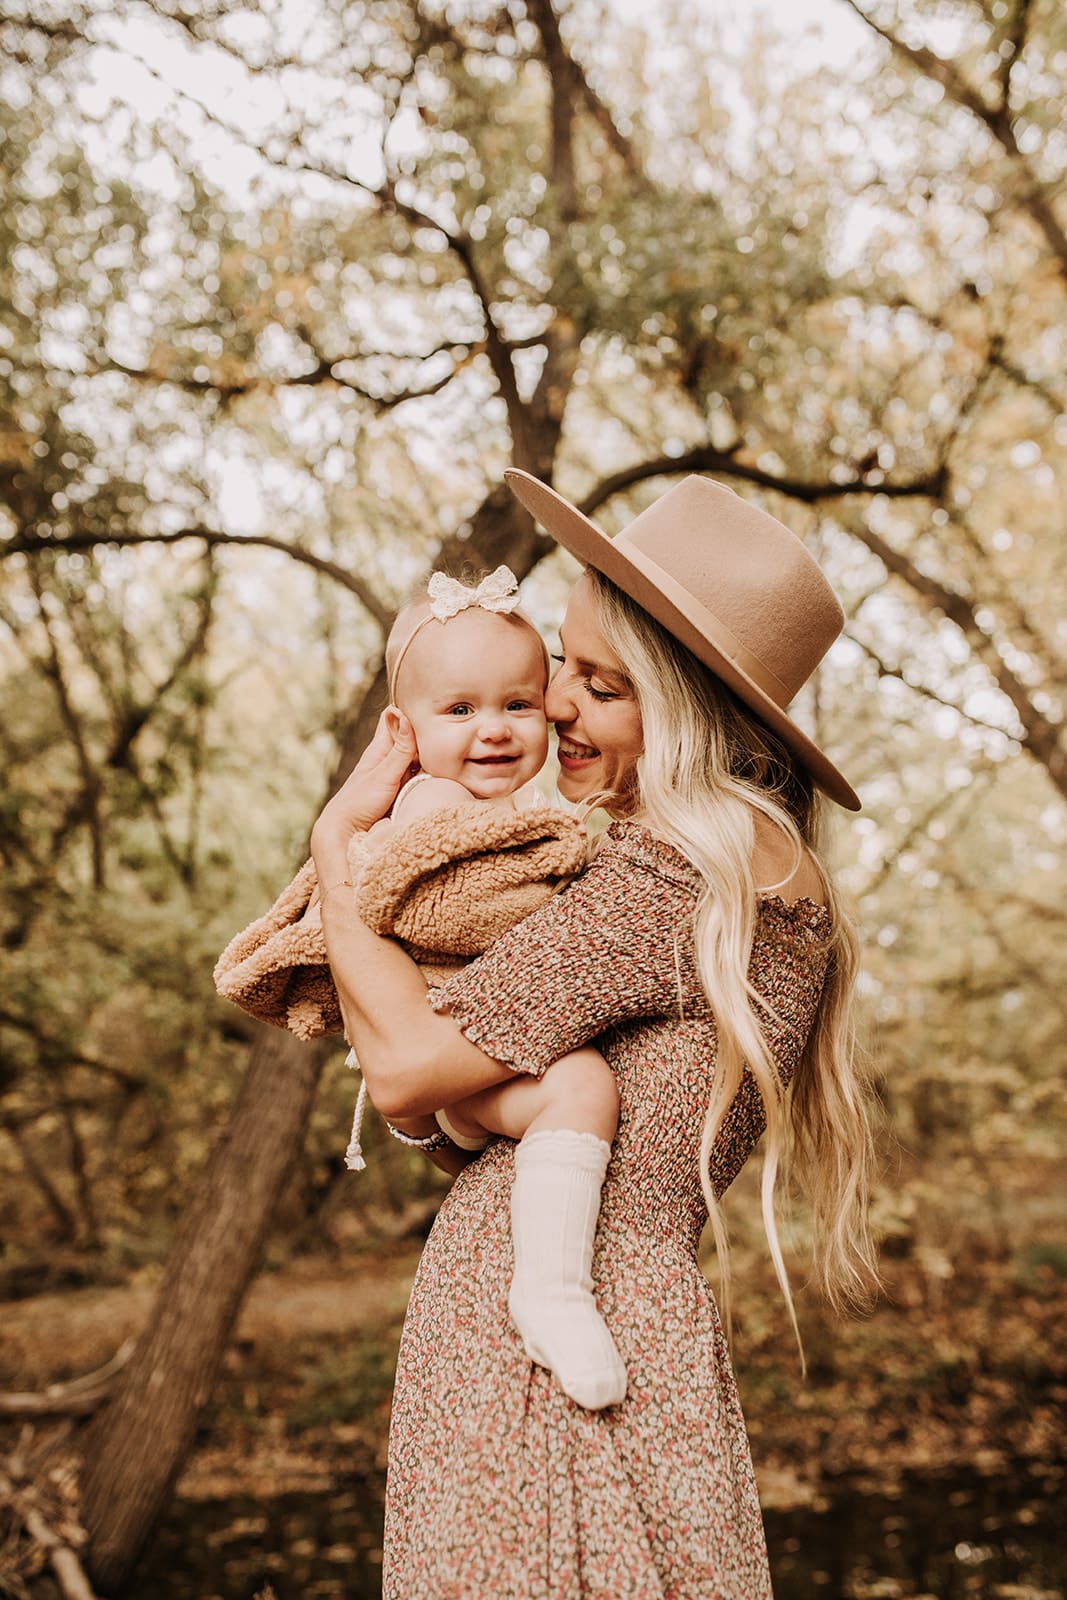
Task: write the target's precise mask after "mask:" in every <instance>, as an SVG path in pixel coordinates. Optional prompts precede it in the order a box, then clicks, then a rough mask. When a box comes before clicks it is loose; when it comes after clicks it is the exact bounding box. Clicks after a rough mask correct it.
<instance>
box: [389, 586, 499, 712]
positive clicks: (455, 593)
mask: <svg viewBox="0 0 1067 1600" xmlns="http://www.w3.org/2000/svg"><path fill="white" fill-rule="evenodd" d="M426 598H427V600H428V601H429V606H430V609H429V611H428V612H427V614H426V616H424V617H420V618H419V620H418V622H416V624H415V626H414V627H413V628H412V629H411V632H410V633H409V634H408V636H407V638H406V639H405V640H404V642H403V644H402V645H401V646H400V649H399V650H398V651H397V653H396V655H395V656H394V658H393V666H392V671H391V672H390V674H389V698H390V700H393V699H395V697H396V680H397V677H398V676H399V673H400V663H401V662H402V661H403V659H404V657H405V656H406V655H407V653H408V651H409V650H410V649H411V645H412V641H413V640H414V639H415V638H416V636H417V635H418V634H419V633H421V632H422V630H423V628H425V626H426V624H427V623H428V622H448V621H449V620H450V618H452V617H458V616H459V614H460V612H461V611H469V610H470V608H471V607H472V606H477V607H478V609H479V610H480V611H495V612H497V613H498V615H500V616H508V615H510V613H511V612H512V611H514V610H515V609H516V607H517V606H518V603H519V585H518V579H517V578H516V577H515V574H514V573H513V572H512V570H511V568H510V567H497V569H496V571H495V572H491V573H490V574H489V576H488V577H487V578H483V579H482V581H481V583H479V584H476V585H475V587H474V588H471V587H470V586H469V585H468V584H466V583H460V581H459V579H458V578H450V577H448V575H447V574H446V573H444V572H435V573H434V574H433V576H432V577H431V579H430V582H429V584H428V585H427V589H426Z"/></svg>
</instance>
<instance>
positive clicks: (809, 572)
mask: <svg viewBox="0 0 1067 1600" xmlns="http://www.w3.org/2000/svg"><path fill="white" fill-rule="evenodd" d="M612 542H613V543H614V544H616V545H618V546H619V547H620V549H626V550H627V551H628V552H629V553H630V554H631V555H632V554H633V553H634V552H635V551H637V552H640V557H641V558H643V564H647V563H648V562H654V563H655V565H656V566H657V567H658V568H659V569H660V571H661V572H662V573H663V574H664V575H665V577H666V579H667V580H669V583H670V585H671V589H672V591H673V592H672V598H673V599H674V601H675V603H676V604H678V605H680V606H681V607H682V609H684V610H685V611H686V612H687V613H688V614H689V615H690V616H691V619H692V620H693V621H694V622H697V623H703V624H704V625H705V626H712V627H714V625H715V624H717V625H718V629H719V638H720V645H721V647H722V648H723V649H724V651H725V653H726V654H727V655H728V656H729V657H730V658H731V659H733V660H736V661H737V664H738V666H740V667H741V668H742V669H743V670H745V671H746V672H748V673H749V675H750V676H754V677H756V678H757V681H759V682H760V684H761V687H762V688H763V689H764V691H765V692H766V693H767V694H769V695H770V696H771V698H772V699H773V700H774V701H775V703H776V704H777V705H778V706H780V707H781V708H782V710H784V709H785V707H786V706H787V705H788V704H789V703H790V701H791V700H792V699H793V698H794V697H795V696H796V694H797V693H798V692H799V690H800V689H801V688H803V686H804V684H805V683H806V682H807V680H808V679H809V678H810V677H811V675H812V673H813V672H814V671H815V669H816V667H817V666H818V665H819V662H820V661H821V660H822V658H823V656H824V655H825V654H826V652H827V650H829V648H830V646H831V645H832V644H833V642H834V640H835V639H836V638H837V636H838V634H839V633H840V632H841V628H842V626H843V623H844V613H843V612H842V610H841V606H840V604H839V603H838V599H837V596H836V595H835V594H834V592H833V590H832V589H831V587H830V585H829V583H828V582H827V581H826V578H825V577H824V576H823V573H822V571H821V570H820V568H819V567H818V565H817V564H816V562H815V561H814V560H813V559H812V557H811V556H810V555H809V554H808V552H807V550H806V549H805V548H804V546H803V545H802V544H801V542H800V540H799V539H798V538H797V537H796V535H795V534H794V533H791V532H790V530H789V529H788V528H787V527H785V526H784V524H783V523H780V522H778V521H777V519H776V518H774V517H772V516H770V515H769V514H768V513H766V512H764V511H761V510H760V508H759V507H758V506H753V505H750V504H749V502H748V501H746V500H742V499H741V497H740V495H737V494H735V493H734V492H733V490H732V489H728V488H727V487H726V486H725V484H720V483H715V482H713V481H712V480H710V479H708V478H699V477H689V478H685V479H683V480H682V482H681V483H679V484H677V485H676V486H675V487H674V488H673V489H669V490H668V491H667V493H666V494H664V495H661V496H660V498H659V499H658V500H656V501H654V502H653V504H652V505H651V506H649V507H648V508H647V509H646V510H644V511H642V512H641V513H640V514H639V515H638V516H637V517H635V518H634V520H633V522H631V523H630V524H629V526H628V527H626V528H625V529H624V530H623V531H622V533H620V534H619V535H618V536H617V537H616V539H615V540H613V541H612ZM701 613H703V614H704V615H703V616H702V615H701ZM731 640H732V641H733V643H734V645H736V646H737V647H738V648H737V649H733V648H730V644H731Z"/></svg>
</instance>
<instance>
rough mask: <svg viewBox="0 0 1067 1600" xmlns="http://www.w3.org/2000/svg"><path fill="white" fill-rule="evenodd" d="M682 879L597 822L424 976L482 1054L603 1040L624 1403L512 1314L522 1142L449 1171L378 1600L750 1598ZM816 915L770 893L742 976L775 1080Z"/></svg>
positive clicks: (818, 980)
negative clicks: (531, 1337)
mask: <svg viewBox="0 0 1067 1600" xmlns="http://www.w3.org/2000/svg"><path fill="white" fill-rule="evenodd" d="M698 888H699V877H698V874H697V873H696V871H695V869H694V868H693V867H692V866H690V864H689V863H688V862H687V861H685V859H684V858H683V857H682V856H681V855H679V854H678V853H677V852H676V851H675V850H674V849H673V848H672V847H671V846H669V845H667V844H665V843H664V842H663V841H661V840H659V839H657V838H656V837H655V836H654V835H652V834H651V833H650V832H649V831H648V830H647V829H646V828H644V827H642V826H641V825H639V824H636V823H615V824H613V825H612V827H611V828H610V829H609V830H608V832H607V834H606V835H605V836H604V838H603V840H602V843H601V848H600V850H599V852H598V853H597V855H596V857H595V859H594V861H593V862H592V864H591V865H590V866H589V867H588V868H587V869H586V871H585V872H584V873H583V874H582V876H581V877H580V878H579V879H577V880H576V881H575V882H574V883H573V884H572V885H571V886H570V887H569V888H568V889H567V890H565V891H564V892H563V893H562V894H560V895H558V896H557V897H556V898H555V899H554V900H552V901H551V902H550V903H549V904H548V905H547V906H545V907H544V908H543V909H542V910H540V911H538V912H536V913H535V914H534V915H532V916H530V917H527V918H526V919H525V921H523V922H522V923H520V924H519V925H518V926H517V927H516V928H515V929H514V930H513V931H512V932H510V933H508V934H505V935H504V936H503V937H502V938H500V939H497V940H496V941H495V943H494V944H493V945H492V946H491V947H490V949H489V950H488V951H487V952H486V954H485V955H484V956H482V957H480V958H479V959H478V960H476V961H474V962H472V963H471V965H470V966H468V967H466V968H464V969H463V970H462V972H460V973H459V974H458V975H457V976H455V977H453V978H451V979H449V981H448V983H447V984H446V985H444V986H443V987H442V988H439V989H436V990H434V991H433V992H432V993H431V996H430V1001H431V1004H432V1005H433V1006H434V1008H435V1009H436V1010H439V1011H450V1012H451V1014H452V1015H453V1016H454V1017H455V1019H456V1021H457V1022H458V1023H459V1025H460V1027H461V1028H462V1030H463V1032H464V1033H465V1034H466V1035H467V1037H468V1038H469V1039H470V1040H471V1041H472V1042H474V1043H476V1044H478V1045H479V1046H480V1047H481V1049H483V1050H484V1051H485V1052H486V1053H487V1054H488V1055H490V1056H492V1057H493V1058H494V1059H495V1060H498V1061H501V1062H504V1063H506V1064H507V1065H508V1066H510V1067H512V1068H513V1069H514V1070H515V1071H517V1072H524V1073H532V1074H535V1075H540V1074H541V1073H542V1072H543V1071H544V1070H545V1068H546V1067H548V1066H549V1065H551V1063H552V1062H553V1061H555V1060H556V1059H558V1057H560V1056H561V1055H564V1054H566V1053H567V1051H569V1050H572V1049H575V1048H577V1047H578V1046H579V1045H582V1044H595V1045H596V1047H597V1048H598V1049H600V1050H601V1051H602V1052H603V1053H604V1055H605V1056H606V1058H607V1060H608V1062H609V1063H610V1065H611V1067H612V1069H613V1071H614V1072H615V1075H616V1078H617V1081H618V1086H619V1092H620V1098H621V1113H620V1121H619V1130H618V1134H617V1136H616V1139H615V1142H614V1145H613V1154H612V1159H611V1163H610V1166H609V1168H608V1173H607V1178H606V1181H605V1186H604V1192H603V1203H602V1207H601V1214H600V1221H599V1225H598V1229H597V1242H596V1250H595V1253H594V1262H593V1274H594V1280H595V1292H596V1298H597V1303H598V1305H599V1307H600V1310H601V1312H602V1314H603V1316H604V1318H605V1320H606V1322H607V1324H608V1327H609V1328H610V1329H611V1332H612V1334H613V1336H614V1338H615V1341H616V1343H617V1345H618V1348H619V1351H620V1353H621V1355H622V1358H623V1360H624V1362H625V1363H626V1368H627V1373H628V1377H629V1389H628V1393H627V1396H626V1399H625V1400H624V1401H623V1402H622V1403H621V1404H620V1405H617V1406H611V1407H609V1408H607V1409H606V1410H603V1411H595V1412H594V1411H585V1410H583V1409H582V1408H581V1407H580V1406H578V1405H576V1404H575V1403H574V1402H573V1401H572V1400H570V1399H568V1397H567V1396H566V1395H565V1394H564V1393H563V1391H562V1390H561V1389H560V1387H559V1385H558V1383H557V1382H556V1380H555V1378H554V1377H553V1376H552V1374H551V1373H550V1372H548V1371H546V1370H544V1369H543V1368H541V1367H537V1366H534V1365H533V1364H532V1363H531V1362H530V1360H529V1358H528V1357H527V1356H526V1354H525V1352H524V1350H523V1346H522V1343H521V1340H520V1338H519V1335H518V1333H517V1332H516V1331H515V1329H514V1328H513V1326H512V1325H511V1321H510V1319H509V1316H508V1308H507V1291H508V1284H509V1280H510V1276H511V1270H512V1250H511V1239H510V1232H509V1200H510V1193H511V1185H512V1179H513V1175H514V1149H515V1147H514V1145H513V1144H511V1143H510V1142H509V1141H507V1140H494V1141H493V1143H491V1144H490V1145H489V1147H488V1149H487V1150H486V1151H485V1153H484V1154H483V1155H481V1156H480V1157H479V1158H478V1159H477V1160H476V1161H474V1162H473V1163H472V1164H471V1165H470V1166H468V1167H467V1168H466V1169H465V1170H464V1171H463V1172H462V1173H461V1174H460V1176H459V1177H458V1178H457V1179H456V1181H455V1183H454V1185H453V1187H452V1189H451V1191H450V1192H449V1194H448V1196H447V1197H446V1199H445V1201H444V1203H443V1205H442V1207H441V1210H440V1212H439V1214H438V1217H437V1220H436V1222H435V1224H434V1227H433V1230H432V1232H431V1234H430V1237H429V1239H428V1241H427V1244H426V1248H425V1250H424V1252H423V1256H422V1261H421V1263H420V1266H419V1270H418V1273H417V1275H416V1278H415V1283H414V1286H413V1289H412V1295H411V1302H410V1305H409V1308H408V1314H407V1319H406V1322H405V1326H404V1334H403V1338H402V1341H401V1348H400V1356H399V1361H398V1366H397V1375H396V1387H395V1393H394V1402H393V1419H392V1428H391V1434H390V1445H389V1482H388V1492H387V1504H386V1529H385V1553H384V1570H383V1594H384V1597H385V1600H594V1597H595V1600H767V1597H769V1596H770V1594H771V1584H770V1577H769V1573H768V1568H767V1556H766V1547H765V1544H764V1537H763V1525H762V1519H761V1515H760V1508H759V1500H758V1496H757V1491H756V1482H755V1477H754V1474H753V1468H752V1460H751V1455H750V1452H749V1445H748V1438H747V1435H746V1432H745V1424H744V1419H743V1417H742V1414H741V1406H740V1402H739V1399H738V1394H737V1387H736V1384H735V1381H734V1376H733V1372H732V1369H731V1366H730V1359H729V1355H728V1352H727V1347H726V1342H725V1338H724V1336H723V1332H722V1328H721V1326H720V1322H719V1316H718V1312H717V1309H716V1306H715V1302H714V1299H713V1297H712V1294H711V1291H710V1289H709V1287H708V1285H707V1283H706V1281H705V1279H704V1277H703V1275H702V1273H701V1272H700V1269H699V1267H698V1265H697V1259H696V1255H697V1246H698V1243H699V1239H700V1234H701V1231H702V1227H703V1224H704V1222H705V1220H706V1215H707V1212H706V1207H705V1204H704V1199H703V1195H702V1193H701V1187H700V1178H699V1173H698V1163H697V1148H698V1141H699V1137H700V1129H701V1127H702V1125H703V1118H704V1111H705V1108H706V1106H707V1103H708V1096H709V1091H710V1087H711V1079H712V1074H713V1071H714V1066H715V1055H716V1034H715V1024H714V1021H713V1019H712V1017H711V1015H710V1012H709V1009H708V1006H707V1002H706V999H705V997H704V993H703V990H702V988H701V985H700V980H699V975H698V972H697V967H696V961H695V952H694V947H693V938H692V914H693V908H694V903H695V896H696V893H697V890H698ZM830 931H831V929H830V917H829V914H828V912H827V911H826V910H825V908H823V907H820V906H817V905H815V904H813V903H812V902H811V901H809V900H799V901H795V902H793V903H791V904H787V903H786V902H784V901H782V900H780V899H778V898H777V897H775V896H767V897H763V898H762V899H761V901H760V909H759V915H758V920H757V930H756V937H755V940H754V945H753V951H752V959H751V965H750V977H751V979H752V982H753V983H754V985H755V987H756V989H757V990H758V991H759V993H760V994H761V995H762V996H764V997H765V999H766V1000H767V1002H768V1004H769V1010H770V1011H772V1012H773V1017H772V1019H771V1020H769V1021H767V1020H765V1026H766V1027H767V1031H768V1036H769V1039H770V1042H771V1046H772V1049H773V1052H774V1056H775V1060H776V1062H777V1064H778V1067H779V1070H780V1072H781V1074H782V1077H783V1079H784V1080H785V1081H789V1079H790V1078H791V1077H792V1075H793V1072H794V1071H795V1069H796V1067H797V1065H798V1063H799V1060H800V1055H801V1052H802V1050H803V1047H804V1043H805V1040H806V1038H807V1036H808V1032H809V1030H810V1028H811V1025H812V1022H813V1019H814V1016H815V1012H816V1008H817V1005H818V1000H819V995H820V992H821V989H822V984H823V979H824V976H825V972H826V966H827V961H828V939H829V935H830ZM763 1125H764V1119H763V1114H762V1105H761V1102H760V1097H759V1094H758V1091H757V1089H756V1086H755V1084H754V1082H753V1081H752V1080H751V1079H750V1078H748V1077H747V1076H746V1078H745V1080H744V1081H743V1083H742V1086H741V1088H740V1090H739V1092H738V1095H737V1097H736V1099H735V1101H734V1103H733V1106H732V1107H731V1110H730V1112H729V1114H728V1117H727V1119H726V1123H725V1125H724V1127H723V1130H722V1133H721V1135H720V1137H719V1140H718V1143H717V1145H716V1149H715V1154H714V1161H713V1174H712V1175H713V1182H714V1185H715V1189H716V1192H717V1193H722V1192H723V1191H724V1190H725V1189H726V1188H727V1187H728V1185H729V1184H730V1183H731V1182H732V1180H733V1179H734V1177H735V1176H736V1175H737V1173H738V1172H739V1171H740V1169H741V1167H742V1166H743V1164H744V1162H745V1160H746V1159H747V1157H748V1156H749V1154H750V1153H751V1151H752V1148H753V1146H754V1145H755V1143H756V1141H757V1139H758V1138H759V1136H760V1134H761V1133H762V1131H763Z"/></svg>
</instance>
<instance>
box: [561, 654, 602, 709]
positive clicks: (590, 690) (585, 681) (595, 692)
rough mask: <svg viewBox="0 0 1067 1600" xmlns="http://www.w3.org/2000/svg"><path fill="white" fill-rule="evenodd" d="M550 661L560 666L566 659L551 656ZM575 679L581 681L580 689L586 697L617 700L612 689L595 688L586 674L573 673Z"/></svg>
mask: <svg viewBox="0 0 1067 1600" xmlns="http://www.w3.org/2000/svg"><path fill="white" fill-rule="evenodd" d="M551 660H553V661H558V662H559V664H560V666H562V665H563V663H564V661H565V660H566V657H565V656H557V655H553V656H551ZM575 677H576V678H580V679H581V683H582V688H583V689H584V690H585V691H586V693H587V694H588V695H590V696H591V698H592V699H594V700H617V699H618V695H617V694H616V693H615V690H614V689H598V688H597V687H596V685H595V684H594V683H593V680H592V678H591V677H590V675H589V674H588V673H584V672H576V673H575Z"/></svg>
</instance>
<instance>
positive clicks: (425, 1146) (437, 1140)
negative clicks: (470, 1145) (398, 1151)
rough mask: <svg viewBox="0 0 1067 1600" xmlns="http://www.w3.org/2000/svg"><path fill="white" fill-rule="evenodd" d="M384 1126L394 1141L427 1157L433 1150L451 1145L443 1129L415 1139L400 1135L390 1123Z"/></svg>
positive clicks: (411, 1136) (397, 1129) (411, 1135)
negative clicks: (398, 1141) (397, 1140)
mask: <svg viewBox="0 0 1067 1600" xmlns="http://www.w3.org/2000/svg"><path fill="white" fill-rule="evenodd" d="M385 1126H386V1127H387V1128H388V1129H389V1132H390V1133H391V1134H392V1136H393V1138H394V1139H399V1140H400V1143H401V1144H406V1145H410V1146H411V1148H412V1149H413V1150H421V1151H422V1152H423V1153H424V1154H425V1155H429V1154H430V1152H431V1151H433V1150H443V1149H444V1147H445V1145H446V1144H451V1143H452V1141H451V1139H450V1138H449V1137H448V1134H447V1133H446V1132H445V1130H444V1129H443V1128H438V1130H437V1132H436V1133H428V1134H426V1136H425V1138H422V1139H416V1137H415V1136H414V1134H411V1133H401V1131H400V1129H399V1128H394V1127H393V1124H392V1123H391V1122H386V1124H385Z"/></svg>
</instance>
